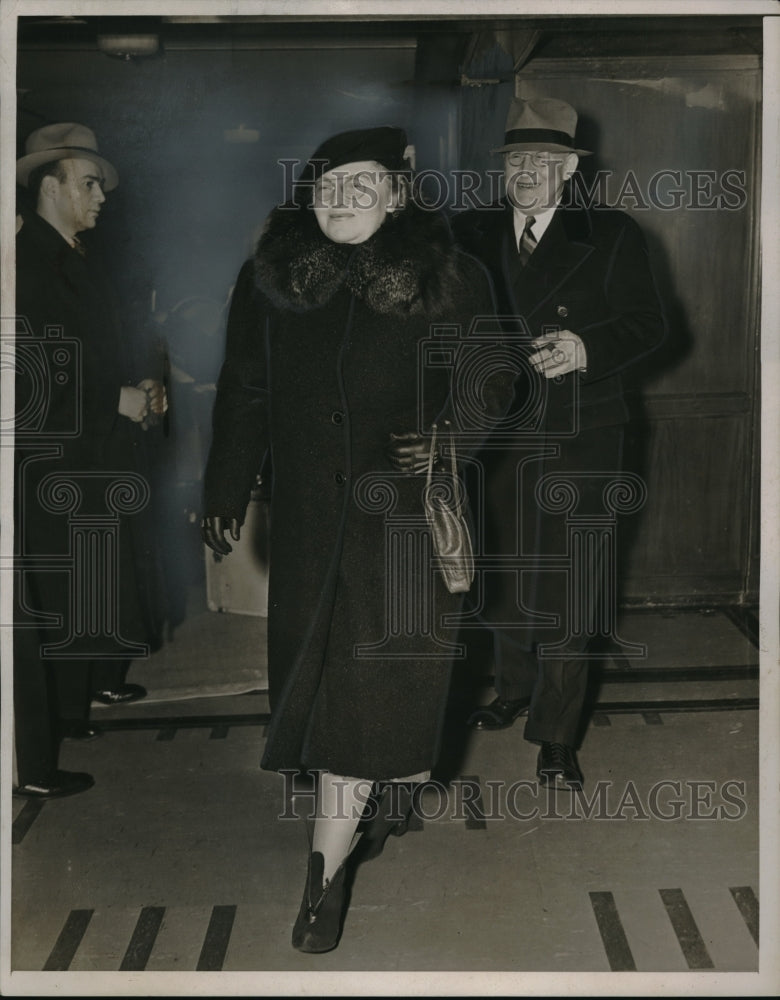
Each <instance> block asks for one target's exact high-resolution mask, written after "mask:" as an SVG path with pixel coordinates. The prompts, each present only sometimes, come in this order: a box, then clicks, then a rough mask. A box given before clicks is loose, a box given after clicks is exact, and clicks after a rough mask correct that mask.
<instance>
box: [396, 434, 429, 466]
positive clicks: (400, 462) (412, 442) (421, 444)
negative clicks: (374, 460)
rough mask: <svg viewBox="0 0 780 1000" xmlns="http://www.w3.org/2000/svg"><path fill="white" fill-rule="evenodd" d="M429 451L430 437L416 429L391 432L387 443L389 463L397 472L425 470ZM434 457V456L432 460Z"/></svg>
mask: <svg viewBox="0 0 780 1000" xmlns="http://www.w3.org/2000/svg"><path fill="white" fill-rule="evenodd" d="M430 451H431V439H430V438H427V437H423V435H422V434H418V433H417V431H404V433H402V434H391V435H390V442H389V444H388V445H387V457H388V458H389V460H390V464H391V465H392V466H393V468H394V469H397V470H398V471H399V472H425V470H426V469H427V468H428V456H429V455H430ZM435 458H436V456H434V460H435Z"/></svg>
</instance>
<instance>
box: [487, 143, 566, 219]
mask: <svg viewBox="0 0 780 1000" xmlns="http://www.w3.org/2000/svg"><path fill="white" fill-rule="evenodd" d="M578 162H579V158H578V156H577V154H576V153H548V152H544V151H542V150H534V149H515V150H512V151H511V152H509V153H504V183H505V185H506V195H507V198H508V199H509V201H510V202H511V203H512V204H513V205H514V206H515V208H519V209H520V211H521V212H524V213H525V214H526V215H534V214H535V213H538V212H544V211H545V210H546V209H548V208H552V207H553V206H554V205H555V203H556V202H557V200H558V198H559V197H560V194H561V191H562V190H563V185H564V183H565V182H566V181H567V180H568V179H569V177H571V175H572V174H573V173H574V171H575V170H576V169H577V163H578Z"/></svg>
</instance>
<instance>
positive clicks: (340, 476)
mask: <svg viewBox="0 0 780 1000" xmlns="http://www.w3.org/2000/svg"><path fill="white" fill-rule="evenodd" d="M333 478H334V479H335V481H336V485H337V486H343V485H344V483H346V481H347V477H346V476H345V475H344V473H343V472H337V473H336V474H335V475H334V476H333Z"/></svg>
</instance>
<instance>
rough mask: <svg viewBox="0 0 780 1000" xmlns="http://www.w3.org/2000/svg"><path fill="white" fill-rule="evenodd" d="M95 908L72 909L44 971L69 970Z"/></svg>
mask: <svg viewBox="0 0 780 1000" xmlns="http://www.w3.org/2000/svg"><path fill="white" fill-rule="evenodd" d="M94 912H95V911H94V910H71V911H70V913H69V914H68V919H67V920H66V921H65V924H64V926H63V928H62V930H61V931H60V936H59V937H58V938H57V941H56V943H55V945H54V947H53V948H52V950H51V954H50V955H49V957H48V958H47V959H46V963H45V964H44V966H43V971H44V972H67V971H68V969H69V968H70V963H71V962H72V961H73V957H74V955H75V954H76V952H77V951H78V950H79V945H80V944H81V941H82V938H83V937H84V934H85V932H86V930H87V926H88V925H89V922H90V920H91V919H92V914H93V913H94Z"/></svg>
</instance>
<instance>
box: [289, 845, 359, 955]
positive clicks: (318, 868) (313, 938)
mask: <svg viewBox="0 0 780 1000" xmlns="http://www.w3.org/2000/svg"><path fill="white" fill-rule="evenodd" d="M323 871H324V858H323V856H322V854H320V852H319V851H312V852H311V854H310V855H309V873H308V876H307V878H306V888H305V889H304V891H303V900H302V901H301V909H300V912H299V913H298V919H297V920H296V921H295V926H294V927H293V932H292V944H293V948H297V949H298V951H307V952H311V953H314V954H318V953H320V952H323V951H332V950H333V948H335V947H336V945H337V944H338V943H339V938H340V937H341V929H342V924H343V922H344V911H345V910H346V905H345V904H346V886H345V878H346V862H345V863H344V864H343V865H341V867H340V868H339V870H338V871H337V872H336V874H335V875H334V876H333V878H332V879H330V880H329V881H328V880H325V879H323V877H322V876H323Z"/></svg>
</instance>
